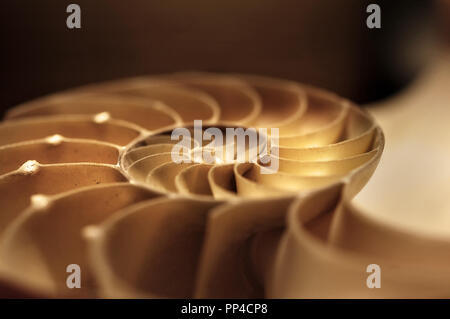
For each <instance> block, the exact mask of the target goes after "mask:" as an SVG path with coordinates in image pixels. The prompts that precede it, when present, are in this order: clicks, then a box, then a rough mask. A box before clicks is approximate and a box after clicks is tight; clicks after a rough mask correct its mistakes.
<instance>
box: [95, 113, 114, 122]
mask: <svg viewBox="0 0 450 319" xmlns="http://www.w3.org/2000/svg"><path fill="white" fill-rule="evenodd" d="M110 118H111V114H109V113H108V112H101V113H98V114H96V115H95V116H94V122H95V123H105V122H107V121H108V120H109V119H110Z"/></svg>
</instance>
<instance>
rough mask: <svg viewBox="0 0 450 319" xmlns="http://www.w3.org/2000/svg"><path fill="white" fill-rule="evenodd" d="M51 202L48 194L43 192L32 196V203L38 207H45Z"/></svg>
mask: <svg viewBox="0 0 450 319" xmlns="http://www.w3.org/2000/svg"><path fill="white" fill-rule="evenodd" d="M48 204H49V199H48V197H47V196H45V195H42V194H36V195H32V196H31V205H32V206H33V207H34V208H37V209H43V208H45V207H47V206H48Z"/></svg>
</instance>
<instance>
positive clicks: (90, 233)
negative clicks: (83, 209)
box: [81, 225, 101, 239]
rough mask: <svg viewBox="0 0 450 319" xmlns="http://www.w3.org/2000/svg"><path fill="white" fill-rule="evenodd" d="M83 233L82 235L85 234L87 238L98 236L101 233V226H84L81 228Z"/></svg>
mask: <svg viewBox="0 0 450 319" xmlns="http://www.w3.org/2000/svg"><path fill="white" fill-rule="evenodd" d="M81 233H82V236H83V237H84V238H87V239H94V238H97V237H98V236H99V235H100V233H101V230H100V228H98V227H97V226H94V225H90V226H86V227H84V228H83V229H82V230H81Z"/></svg>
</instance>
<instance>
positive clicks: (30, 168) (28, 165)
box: [19, 160, 39, 174]
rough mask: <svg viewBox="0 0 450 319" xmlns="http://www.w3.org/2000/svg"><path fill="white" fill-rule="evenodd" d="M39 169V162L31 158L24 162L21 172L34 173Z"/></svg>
mask: <svg viewBox="0 0 450 319" xmlns="http://www.w3.org/2000/svg"><path fill="white" fill-rule="evenodd" d="M38 170H39V162H37V161H35V160H29V161H26V162H25V163H23V164H22V166H20V168H19V172H21V173H23V174H33V173H36V172H37V171H38Z"/></svg>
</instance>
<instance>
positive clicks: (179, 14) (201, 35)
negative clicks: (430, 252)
mask: <svg viewBox="0 0 450 319" xmlns="http://www.w3.org/2000/svg"><path fill="white" fill-rule="evenodd" d="M70 3H76V4H78V5H80V7H81V25H82V28H81V29H73V30H70V29H68V28H67V27H66V18H67V16H68V15H69V14H68V13H66V7H67V6H68V5H69V4H70ZM369 3H377V4H379V5H380V7H381V24H382V27H381V29H368V28H367V27H366V18H367V16H368V15H369V14H368V13H366V7H367V5H368V4H369ZM449 8H450V6H449V1H447V0H441V1H424V0H407V1H406V0H397V1H364V0H343V1H335V0H246V1H242V0H226V1H210V0H192V1H184V0H164V1H156V0H152V1H148V0H133V1H123V0H95V1H93V0H71V1H65V0H58V1H54V0H39V1H32V0H27V1H26V0H14V1H2V4H1V10H0V21H1V24H2V25H1V28H0V32H1V44H2V50H1V52H2V58H1V76H2V82H1V84H2V89H1V100H0V103H1V112H2V113H4V111H5V110H6V109H8V108H9V107H12V106H14V105H16V104H19V103H22V102H24V101H27V100H30V99H33V98H35V97H38V96H42V95H45V94H48V93H51V92H55V91H60V90H63V89H67V88H71V87H74V86H79V85H82V84H87V83H92V82H98V81H104V80H111V79H116V78H122V77H128V76H134V75H142V74H153V73H164V72H171V71H181V70H203V71H219V72H249V73H256V74H264V75H270V76H276V77H282V78H287V79H292V80H298V81H301V82H306V83H310V84H313V85H317V86H320V87H324V88H327V89H330V90H332V91H335V92H337V93H338V94H340V95H342V96H345V97H348V98H350V99H353V100H355V101H357V102H359V103H367V102H373V101H377V100H380V99H383V98H386V97H388V96H390V95H392V94H393V93H395V92H398V91H399V90H401V89H402V88H403V87H405V86H406V85H407V84H408V83H409V82H410V81H411V80H412V79H413V78H414V76H415V75H416V74H417V73H418V72H420V70H421V68H422V67H423V66H424V65H425V64H426V63H427V61H428V60H429V59H430V58H431V57H432V56H433V52H435V47H436V43H437V42H442V41H444V40H443V39H444V37H445V36H446V35H448V34H450V32H448V30H449V23H448V21H449V20H450V15H449V14H448V12H449Z"/></svg>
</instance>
